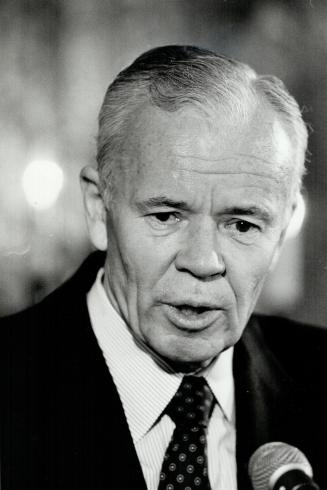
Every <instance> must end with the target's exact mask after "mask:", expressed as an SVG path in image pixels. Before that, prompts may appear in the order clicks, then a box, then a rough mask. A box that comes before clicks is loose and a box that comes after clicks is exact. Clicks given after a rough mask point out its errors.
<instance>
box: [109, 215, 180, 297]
mask: <svg viewBox="0 0 327 490" xmlns="http://www.w3.org/2000/svg"><path fill="white" fill-rule="evenodd" d="M140 225H141V226H140ZM109 226H110V227H111V228H109V230H110V229H111V230H112V231H111V233H110V235H111V236H108V244H109V246H108V254H109V255H111V256H112V261H113V262H114V264H113V267H116V263H115V262H117V259H118V262H119V264H120V266H119V267H120V269H122V271H123V274H124V276H125V282H127V287H131V286H132V285H134V286H135V285H136V287H137V288H138V289H145V288H149V287H154V285H155V283H156V282H157V281H158V280H159V279H160V277H162V275H164V274H165V271H166V270H167V268H168V267H169V264H170V263H171V260H172V259H171V257H172V256H173V253H172V252H171V250H170V249H169V247H166V246H165V244H164V243H162V240H161V239H158V238H157V237H153V236H150V235H149V232H148V231H147V230H146V229H145V228H144V226H142V223H138V222H136V223H135V219H133V220H129V219H128V215H127V216H126V217H125V219H123V220H121V221H119V222H118V223H117V224H116V226H114V225H113V223H110V225H109Z"/></svg>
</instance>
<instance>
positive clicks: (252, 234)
mask: <svg viewBox="0 0 327 490" xmlns="http://www.w3.org/2000/svg"><path fill="white" fill-rule="evenodd" d="M225 228H226V230H227V231H228V232H229V234H230V235H231V236H232V237H233V238H235V239H236V240H238V241H239V242H242V243H245V244H251V243H253V242H254V241H255V240H256V239H257V238H258V236H259V234H260V232H261V231H262V230H261V227H260V226H259V225H257V224H256V223H252V222H250V221H246V220H243V219H234V220H232V221H230V222H228V223H226V225H225Z"/></svg>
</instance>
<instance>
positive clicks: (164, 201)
mask: <svg viewBox="0 0 327 490" xmlns="http://www.w3.org/2000/svg"><path fill="white" fill-rule="evenodd" d="M135 204H136V207H137V208H138V209H139V210H140V211H145V210H147V209H149V208H161V207H167V208H175V209H181V210H185V209H188V207H189V206H188V205H187V203H186V202H185V201H175V200H174V199H170V198H169V197H166V196H156V197H149V199H146V200H144V201H138V202H136V203H135Z"/></svg>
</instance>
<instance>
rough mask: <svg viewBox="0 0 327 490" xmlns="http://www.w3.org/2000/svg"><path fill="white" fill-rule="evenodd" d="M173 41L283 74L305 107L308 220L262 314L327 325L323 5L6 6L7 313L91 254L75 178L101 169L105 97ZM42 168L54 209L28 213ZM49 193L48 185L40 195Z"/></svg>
mask: <svg viewBox="0 0 327 490" xmlns="http://www.w3.org/2000/svg"><path fill="white" fill-rule="evenodd" d="M174 43H177V44H195V45H200V46H202V47H205V48H209V49H213V50H214V51H217V52H220V53H223V54H226V55H231V56H233V57H236V58H238V59H240V60H242V61H244V62H246V63H249V64H250V65H252V66H253V67H254V68H255V69H256V70H257V71H258V72H260V73H272V74H275V75H277V76H279V77H280V78H282V79H283V80H284V82H285V83H286V85H287V86H288V88H289V89H290V91H291V92H292V93H293V94H294V95H295V97H296V98H297V100H298V101H299V103H300V106H301V108H302V110H303V112H304V117H305V120H306V122H307V123H308V125H309V127H310V128H311V129H310V133H311V134H310V146H309V149H310V153H309V161H308V172H307V176H306V178H305V200H306V218H305V222H304V226H303V228H302V231H301V232H300V234H298V235H297V236H296V237H295V238H291V239H289V240H288V242H287V244H286V247H285V251H284V253H283V255H282V257H281V261H280V263H279V265H278V267H277V269H276V271H275V272H274V274H273V275H272V276H271V278H270V279H269V281H268V283H267V285H266V288H265V290H264V292H263V295H262V298H261V300H260V302H259V309H261V310H263V311H266V312H273V313H282V314H284V315H288V316H291V317H293V318H295V319H298V320H303V321H308V322H314V323H318V324H320V325H327V287H326V279H327V220H326V211H327V194H326V192H325V189H326V183H327V163H326V162H327V158H326V157H327V138H326V134H325V132H326V127H327V77H326V68H327V66H326V51H327V2H325V1H324V0H320V1H319V0H311V1H310V0H293V1H291V0H289V1H287V0H270V1H268V0H252V1H250V0H248V1H241V0H220V1H219V0H152V1H146V0H107V1H105V0H94V1H90V0H58V1H54V0H52V1H51V0H49V1H45V0H43V1H41V0H38V1H36V0H34V1H31V0H7V1H6V0H1V1H0V61H1V72H0V94H1V96H0V128H1V133H0V134H1V138H0V315H4V314H8V313H10V312H14V311H17V310H20V309H22V308H24V307H26V306H27V305H29V304H32V303H33V302H35V301H37V300H39V299H40V298H42V297H43V296H44V295H45V294H46V293H47V292H48V291H50V290H52V289H54V288H55V287H56V286H57V285H58V284H59V283H60V282H62V281H63V280H64V279H65V278H67V277H68V276H69V275H70V274H71V273H72V272H73V271H74V270H75V268H76V267H77V266H78V265H79V263H80V262H81V260H82V259H83V258H84V257H85V256H86V255H87V254H88V252H89V251H90V249H91V247H90V243H89V241H88V238H87V233H86V227H85V224H84V218H83V210H82V203H81V195H80V190H79V183H78V174H79V171H80V169H81V167H82V166H84V165H86V164H87V163H90V162H91V163H92V162H93V161H94V154H95V142H94V140H95V135H96V127H97V126H96V118H97V113H98V110H99V107H100V104H101V101H102V98H103V95H104V92H105V90H106V88H107V86H108V84H109V83H110V81H111V80H112V79H113V78H114V76H115V75H116V74H117V72H118V71H119V70H121V69H122V68H123V67H124V66H126V64H128V63H130V62H131V61H132V60H133V59H134V58H135V57H136V56H137V55H139V54H140V53H141V52H142V51H144V50H147V49H149V48H152V47H154V46H157V45H161V44H174ZM35 161H41V162H45V163H44V165H45V166H46V165H47V162H49V161H51V162H56V164H57V165H59V167H61V169H62V171H63V176H64V182H63V187H62V189H61V192H60V193H59V195H58V198H57V199H56V200H55V201H54V202H53V203H52V205H51V206H49V207H48V208H46V209H41V208H40V206H36V207H35V205H34V206H33V205H31V204H30V203H29V202H28V201H27V199H26V196H25V193H24V189H23V185H22V179H23V175H24V171H25V169H26V168H27V167H28V165H29V164H31V163H32V162H35ZM43 186H44V184H43V181H42V179H41V177H40V178H39V180H37V181H36V182H35V187H36V188H43ZM32 204H33V202H32ZM34 204H35V203H34ZM36 204H37V203H36Z"/></svg>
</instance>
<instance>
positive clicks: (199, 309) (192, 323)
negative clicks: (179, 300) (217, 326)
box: [165, 304, 221, 330]
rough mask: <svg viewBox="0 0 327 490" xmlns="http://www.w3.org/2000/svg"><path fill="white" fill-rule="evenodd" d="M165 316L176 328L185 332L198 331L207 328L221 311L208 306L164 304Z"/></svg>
mask: <svg viewBox="0 0 327 490" xmlns="http://www.w3.org/2000/svg"><path fill="white" fill-rule="evenodd" d="M165 310H166V314H167V316H168V319H169V320H170V322H171V323H173V324H174V325H175V326H176V327H178V328H181V329H186V330H199V329H204V328H207V327H209V326H210V325H211V324H212V323H213V322H215V321H216V320H217V319H218V317H219V315H220V314H221V309H219V308H213V307H210V306H201V305H199V306H193V305H189V304H178V305H172V304H166V305H165Z"/></svg>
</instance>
